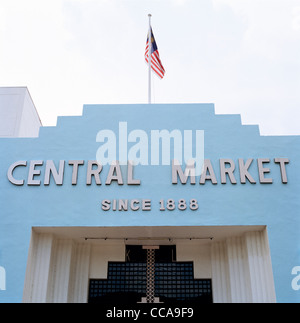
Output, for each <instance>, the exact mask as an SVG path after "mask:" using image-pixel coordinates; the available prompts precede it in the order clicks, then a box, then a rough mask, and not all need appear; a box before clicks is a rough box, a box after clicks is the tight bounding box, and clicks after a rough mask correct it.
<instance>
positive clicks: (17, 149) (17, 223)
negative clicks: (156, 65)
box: [0, 104, 300, 302]
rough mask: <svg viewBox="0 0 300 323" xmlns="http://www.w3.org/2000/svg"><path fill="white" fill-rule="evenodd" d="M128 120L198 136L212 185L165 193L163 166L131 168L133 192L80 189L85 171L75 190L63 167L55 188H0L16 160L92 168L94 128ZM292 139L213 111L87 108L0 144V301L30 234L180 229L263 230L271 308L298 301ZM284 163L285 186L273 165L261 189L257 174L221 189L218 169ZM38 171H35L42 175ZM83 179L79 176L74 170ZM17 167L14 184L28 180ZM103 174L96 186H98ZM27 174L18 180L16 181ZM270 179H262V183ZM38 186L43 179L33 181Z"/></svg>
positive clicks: (298, 178) (16, 292)
mask: <svg viewBox="0 0 300 323" xmlns="http://www.w3.org/2000/svg"><path fill="white" fill-rule="evenodd" d="M119 121H127V123H128V132H130V131H131V130H133V129H136V128H137V129H142V130H144V131H146V132H147V133H148V135H149V137H150V130H152V129H167V130H169V131H171V130H173V129H180V130H182V131H183V130H189V129H191V130H196V129H199V130H204V131H205V158H209V159H211V161H212V164H213V166H214V170H215V172H216V176H217V180H218V184H217V185H212V184H211V183H210V182H209V181H208V182H207V183H206V184H205V185H199V184H198V183H197V184H196V185H190V184H189V183H188V184H186V185H181V184H178V185H172V184H171V166H143V167H142V166H138V167H137V168H136V172H135V177H136V178H139V179H141V181H142V184H141V185H140V186H127V185H123V186H118V185H116V184H115V183H114V184H112V185H111V186H106V185H104V184H103V185H102V186H96V185H95V184H94V183H93V185H91V186H86V184H85V180H86V172H85V168H84V171H81V172H80V171H79V176H78V184H77V186H72V185H71V176H72V168H71V167H69V166H68V165H67V164H66V168H65V178H64V185H63V186H56V185H55V184H54V183H53V180H52V179H51V183H50V186H44V185H41V186H37V187H30V186H27V185H26V184H25V185H24V186H21V187H17V186H14V185H12V184H11V183H10V182H9V181H8V180H7V176H6V173H7V170H8V167H9V166H10V165H11V164H12V163H14V162H15V161H18V160H27V161H30V160H39V159H40V160H44V161H46V160H47V159H51V160H54V161H55V162H56V165H58V162H59V160H65V161H66V162H67V161H69V160H81V159H83V160H85V161H87V160H94V159H96V151H97V149H98V147H99V143H97V142H96V134H97V133H98V131H99V130H102V129H112V130H114V131H115V132H117V129H118V125H119ZM299 147H300V136H285V137H284V136H269V137H264V136H260V135H259V129H258V127H257V126H252V125H241V118H240V115H215V113H214V106H213V104H178V105H173V104H170V105H160V104H155V105H151V106H149V105H88V106H85V107H84V110H83V116H80V117H60V118H58V123H57V126H56V127H43V128H41V130H40V136H39V138H36V139H27V138H26V139H0V151H1V159H0V255H1V257H0V266H3V267H4V268H5V269H6V280H7V281H6V291H0V302H20V301H21V300H22V294H23V286H24V278H25V270H26V261H27V256H28V247H29V240H30V234H31V227H32V226H141V225H142V226H147V225H150V226H162V225H167V226H182V225H204V226H205V225H267V228H268V235H269V243H270V249H271V258H272V265H273V271H274V279H275V288H276V297H277V301H278V302H299V301H300V291H294V290H293V289H292V288H291V281H292V278H293V276H292V275H291V270H292V268H293V267H294V266H297V265H298V266H299V265H300V252H299V249H300V248H299V246H300V238H299V237H300V234H299V232H300V230H299V229H300V219H299V215H300V211H299V210H300V198H299V192H300V175H299V171H298V168H299V165H300V150H299ZM250 157H252V158H271V159H274V158H275V157H287V158H289V159H290V164H289V165H287V176H288V184H282V183H281V177H280V171H279V166H278V165H275V164H274V163H273V162H272V163H270V165H269V166H268V167H270V168H271V175H270V176H272V178H273V184H272V185H268V184H264V185H263V184H260V183H259V180H258V172H257V165H256V163H253V164H252V165H251V167H250V173H251V174H252V176H253V177H254V179H255V180H256V181H257V183H256V184H255V185H253V184H250V183H248V182H247V183H246V184H240V183H239V180H238V177H237V180H238V183H237V184H236V185H232V184H230V183H229V182H228V183H227V184H226V185H222V184H220V174H219V166H218V161H219V159H220V158H231V159H233V160H234V161H235V163H236V165H237V164H238V158H243V159H244V160H246V159H247V158H250ZM41 169H42V170H43V169H44V168H43V167H42V168H41ZM82 170H83V168H82ZM27 171H28V167H27V169H26V168H23V167H20V168H19V169H17V170H16V171H15V177H16V178H21V177H22V176H25V178H26V177H27ZM107 172H108V168H107V167H106V168H104V170H103V172H102V174H101V178H102V183H103V182H104V181H105V178H106V174H107ZM24 174H26V175H24ZM267 176H269V175H267ZM42 178H43V171H42V175H41V179H42ZM105 198H107V199H113V198H124V199H125V198H128V199H130V198H149V199H152V201H153V203H154V202H156V201H157V204H155V203H154V204H153V205H152V211H150V212H142V211H138V212H127V213H126V212H112V211H110V212H106V213H104V212H103V211H101V209H100V202H101V200H102V199H105ZM161 198H165V199H168V198H174V199H175V200H176V199H177V200H178V199H180V198H185V199H187V200H189V199H190V198H197V199H198V202H199V205H200V207H199V210H198V211H196V212H192V211H189V210H186V211H185V212H179V211H173V212H167V211H166V212H164V213H162V212H159V211H158V201H159V200H160V199H161Z"/></svg>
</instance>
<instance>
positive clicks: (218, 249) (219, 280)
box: [211, 242, 231, 303]
mask: <svg viewBox="0 0 300 323" xmlns="http://www.w3.org/2000/svg"><path fill="white" fill-rule="evenodd" d="M211 266H212V289H213V302H214V303H230V302H231V294H230V282H229V272H228V270H229V269H228V259H227V250H226V245H225V242H215V243H213V244H212V247H211Z"/></svg>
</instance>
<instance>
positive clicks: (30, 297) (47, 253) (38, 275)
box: [23, 232, 53, 303]
mask: <svg viewBox="0 0 300 323" xmlns="http://www.w3.org/2000/svg"><path fill="white" fill-rule="evenodd" d="M52 246H53V236H52V235H51V234H36V233H34V232H33V233H32V239H31V243H30V252H29V259H28V264H27V269H26V278H25V286H24V293H23V301H24V302H32V303H46V302H47V292H48V287H49V278H50V265H51V257H52Z"/></svg>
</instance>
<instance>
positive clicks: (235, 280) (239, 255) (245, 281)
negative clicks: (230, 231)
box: [226, 237, 251, 303]
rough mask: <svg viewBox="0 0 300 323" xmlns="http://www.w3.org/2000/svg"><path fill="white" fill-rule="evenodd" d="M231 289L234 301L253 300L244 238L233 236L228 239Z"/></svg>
mask: <svg viewBox="0 0 300 323" xmlns="http://www.w3.org/2000/svg"><path fill="white" fill-rule="evenodd" d="M226 246H227V254H228V266H229V278H230V290H231V299H232V302H233V303H247V302H251V290H250V289H249V268H248V267H247V262H246V260H247V254H246V250H245V244H244V239H243V238H242V237H233V238H228V239H226Z"/></svg>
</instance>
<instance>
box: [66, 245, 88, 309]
mask: <svg viewBox="0 0 300 323" xmlns="http://www.w3.org/2000/svg"><path fill="white" fill-rule="evenodd" d="M90 254H91V245H90V244H88V243H82V244H79V245H77V251H76V257H75V261H74V272H73V273H72V275H71V276H72V281H71V284H70V286H69V302H70V303H86V302H87V299H88V285H89V269H90Z"/></svg>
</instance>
